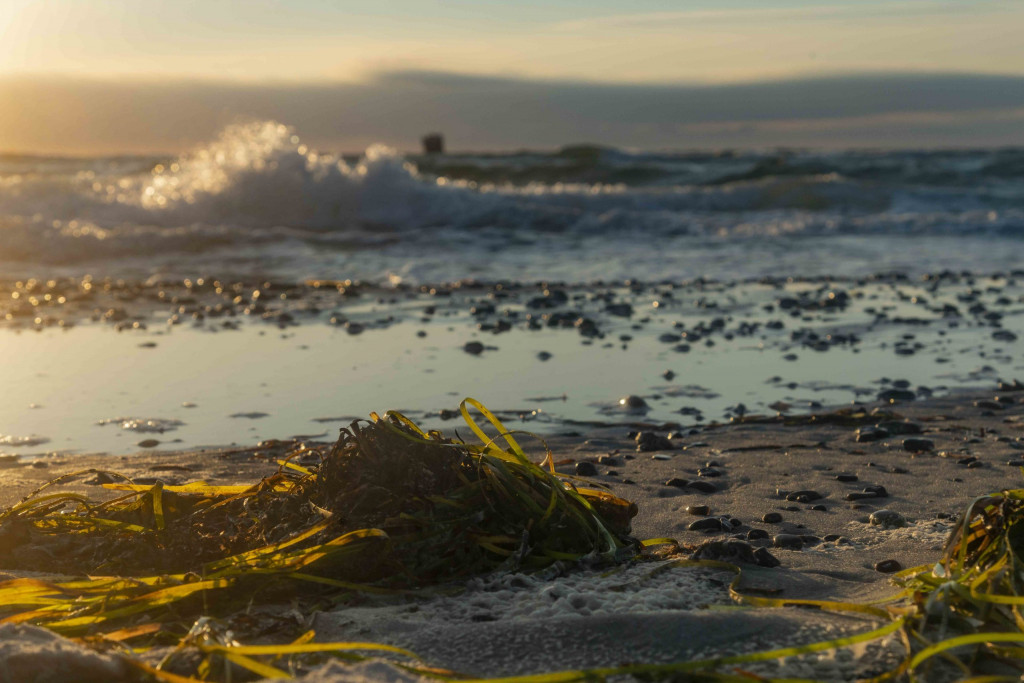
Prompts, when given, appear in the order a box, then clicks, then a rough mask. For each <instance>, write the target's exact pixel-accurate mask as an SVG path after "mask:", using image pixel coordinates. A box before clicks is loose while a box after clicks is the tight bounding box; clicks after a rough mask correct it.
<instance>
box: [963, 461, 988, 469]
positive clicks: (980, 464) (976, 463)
mask: <svg viewBox="0 0 1024 683" xmlns="http://www.w3.org/2000/svg"><path fill="white" fill-rule="evenodd" d="M984 466H985V463H983V462H982V461H980V460H975V461H974V462H969V463H967V469H969V470H976V469H979V468H981V467H984Z"/></svg>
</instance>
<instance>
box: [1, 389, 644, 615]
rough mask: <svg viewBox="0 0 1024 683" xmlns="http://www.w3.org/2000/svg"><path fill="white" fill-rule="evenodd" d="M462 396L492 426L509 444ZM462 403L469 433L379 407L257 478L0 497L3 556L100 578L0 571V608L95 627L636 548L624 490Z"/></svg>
mask: <svg viewBox="0 0 1024 683" xmlns="http://www.w3.org/2000/svg"><path fill="white" fill-rule="evenodd" d="M469 407H475V408H477V409H478V410H479V411H480V412H481V413H482V414H483V415H484V416H485V417H487V419H488V420H489V421H491V422H492V423H493V424H494V425H495V426H496V427H497V428H498V430H499V437H500V438H501V439H503V440H504V441H505V443H506V444H507V448H506V449H502V448H499V447H498V446H497V444H496V443H495V440H494V439H490V438H488V437H487V436H486V434H485V433H484V431H483V429H482V428H481V427H480V426H479V425H478V424H477V423H476V421H475V420H474V419H472V417H471V416H470V413H469ZM462 413H463V415H464V417H465V418H466V420H467V422H468V423H469V425H470V427H471V428H472V429H473V431H474V432H475V433H476V434H477V435H478V436H479V437H480V438H481V439H482V440H483V443H482V444H481V445H471V444H467V443H465V442H463V441H459V440H455V439H447V438H444V437H443V436H442V435H441V434H440V433H439V432H430V433H426V432H423V431H422V430H420V429H419V428H418V427H417V426H416V425H415V424H413V423H412V422H411V421H409V420H408V419H407V418H405V417H403V416H402V415H400V414H398V413H389V414H386V415H385V416H384V417H379V416H377V415H376V414H374V415H372V418H373V419H372V420H371V421H369V422H355V423H353V424H352V425H351V426H350V427H349V428H347V429H343V430H342V431H341V436H340V438H339V439H338V441H337V443H335V444H334V445H333V446H332V447H329V448H324V449H321V450H319V451H304V452H297V453H295V454H292V456H289V458H287V459H286V460H284V461H282V462H281V467H280V469H279V471H278V472H277V473H276V474H274V475H272V476H270V477H267V478H265V479H263V480H262V481H260V482H257V483H256V484H254V485H252V486H208V485H206V484H204V483H195V484H188V485H184V486H163V485H161V484H156V485H153V486H139V485H134V484H132V483H131V482H130V481H124V482H123V483H120V482H118V483H111V484H107V485H106V487H107V488H108V489H112V490H115V491H121V492H124V493H123V495H121V496H119V497H115V498H113V499H111V500H106V501H98V500H92V499H90V498H88V497H86V496H84V495H80V494H77V493H49V492H48V491H49V489H50V488H51V486H49V485H48V486H46V487H43V489H41V490H39V491H37V492H36V493H35V494H33V495H32V496H30V497H29V498H28V499H26V500H24V501H22V502H21V503H19V504H18V505H15V506H13V507H11V508H9V509H7V510H5V511H3V512H2V513H0V565H2V566H3V567H5V568H8V569H33V570H34V569H39V568H40V567H45V568H46V569H47V570H48V571H53V572H59V573H64V574H81V573H85V574H87V575H90V576H96V575H98V574H99V575H107V578H89V579H85V580H78V581H68V582H59V583H48V582H44V581H39V580H35V579H16V580H13V581H8V582H5V583H0V605H2V608H4V609H5V610H6V611H7V612H8V614H10V613H11V612H18V611H19V610H25V609H28V611H20V612H18V613H16V614H14V615H13V616H8V618H7V621H17V622H30V623H36V624H40V625H43V626H46V627H47V628H50V629H52V630H55V631H58V632H60V633H65V634H73V635H78V634H95V633H103V632H105V631H108V630H110V629H111V628H115V627H117V626H118V625H119V624H120V623H121V621H122V620H123V619H125V618H128V617H136V616H138V615H141V614H147V615H150V616H154V617H156V616H158V615H159V614H160V613H161V610H164V611H165V612H166V611H167V609H168V607H169V606H173V608H174V610H175V611H176V613H177V616H178V618H181V617H184V616H185V615H187V614H188V613H190V612H197V613H196V614H195V616H198V609H199V608H202V610H205V611H206V612H214V613H215V612H217V611H218V610H219V611H222V612H226V611H229V610H230V609H232V608H235V607H237V604H238V602H239V601H242V602H243V604H244V601H246V600H251V599H252V596H253V595H254V594H258V595H262V596H264V597H266V598H267V599H270V598H273V599H277V600H280V599H285V600H287V599H297V598H303V597H308V596H310V595H318V594H320V595H322V594H323V592H324V591H333V592H335V593H336V592H338V591H339V590H340V591H360V590H365V591H368V592H373V591H388V590H395V589H410V588H416V587H420V586H424V585H428V584H434V583H438V582H442V581H448V580H451V579H455V578H458V577H462V576H466V575H470V574H477V573H482V572H488V571H493V570H496V569H499V568H507V569H531V568H542V567H545V566H548V565H550V564H552V563H554V562H559V561H569V562H573V561H579V560H582V559H584V558H591V559H593V560H595V561H606V562H612V561H617V560H620V559H622V558H624V557H632V556H633V555H635V553H636V542H635V541H634V540H633V539H631V538H630V537H629V536H628V532H629V520H630V518H631V517H632V516H633V515H634V514H635V513H636V506H635V505H633V504H632V503H629V502H628V501H625V500H622V499H620V498H618V497H616V496H614V495H612V494H611V493H609V492H606V491H602V490H596V489H590V488H581V487H578V486H576V485H575V484H574V483H573V482H572V481H571V480H569V479H566V478H562V477H560V476H558V475H556V473H555V471H554V468H553V465H551V461H550V457H549V458H547V462H548V467H547V468H545V467H542V466H540V465H537V464H535V463H533V462H531V461H530V460H529V458H527V456H526V454H525V453H524V452H523V450H522V449H521V448H520V446H519V444H518V443H517V442H516V441H515V439H514V438H513V436H512V435H511V434H509V433H507V431H506V430H505V429H504V427H503V426H502V425H501V424H500V422H498V421H497V419H496V418H494V416H493V415H492V414H491V413H490V412H489V411H487V409H486V408H484V407H483V406H482V405H481V404H479V403H478V402H476V401H474V400H472V399H467V401H465V402H464V403H463V405H462ZM499 437H496V438H499ZM297 456H302V457H303V460H302V462H305V463H307V464H306V465H300V464H298V463H296V462H294V460H296V459H298V458H297ZM310 460H313V461H314V462H312V463H310ZM113 476H117V475H113ZM66 479H67V478H66V477H64V478H61V480H57V481H55V482H51V484H52V485H53V486H56V484H58V483H61V481H62V480H66ZM122 479H123V478H122Z"/></svg>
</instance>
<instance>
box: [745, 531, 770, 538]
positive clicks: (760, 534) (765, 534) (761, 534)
mask: <svg viewBox="0 0 1024 683" xmlns="http://www.w3.org/2000/svg"><path fill="white" fill-rule="evenodd" d="M770 536H771V534H769V533H768V532H767V531H765V530H764V529H751V530H750V531H748V532H747V540H748V541H760V540H762V539H765V538H769V537H770Z"/></svg>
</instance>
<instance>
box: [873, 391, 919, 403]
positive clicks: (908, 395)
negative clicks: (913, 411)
mask: <svg viewBox="0 0 1024 683" xmlns="http://www.w3.org/2000/svg"><path fill="white" fill-rule="evenodd" d="M876 398H877V399H878V400H879V401H885V402H886V403H896V402H897V401H913V400H914V399H915V398H917V394H915V393H914V392H913V391H908V390H906V389H886V390H885V391H880V392H878V395H877V396H876Z"/></svg>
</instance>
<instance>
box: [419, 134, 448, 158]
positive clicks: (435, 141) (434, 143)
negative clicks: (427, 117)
mask: <svg viewBox="0 0 1024 683" xmlns="http://www.w3.org/2000/svg"><path fill="white" fill-rule="evenodd" d="M423 153H424V154H444V136H443V135H441V134H440V133H428V134H427V135H424V136H423Z"/></svg>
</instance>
